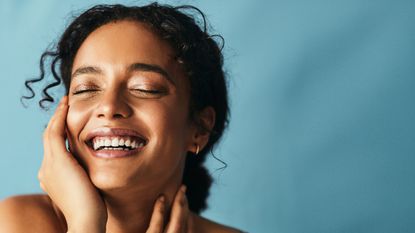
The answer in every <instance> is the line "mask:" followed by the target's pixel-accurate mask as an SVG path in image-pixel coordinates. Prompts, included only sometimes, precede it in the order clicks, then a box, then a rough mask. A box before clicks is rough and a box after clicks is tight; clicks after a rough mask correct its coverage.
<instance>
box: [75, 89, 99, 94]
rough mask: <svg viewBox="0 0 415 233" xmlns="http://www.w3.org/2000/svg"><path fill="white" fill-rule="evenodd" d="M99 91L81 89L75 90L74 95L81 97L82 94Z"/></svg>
mask: <svg viewBox="0 0 415 233" xmlns="http://www.w3.org/2000/svg"><path fill="white" fill-rule="evenodd" d="M96 91H98V89H80V90H75V91H73V92H72V94H73V95H80V94H84V93H93V92H96Z"/></svg>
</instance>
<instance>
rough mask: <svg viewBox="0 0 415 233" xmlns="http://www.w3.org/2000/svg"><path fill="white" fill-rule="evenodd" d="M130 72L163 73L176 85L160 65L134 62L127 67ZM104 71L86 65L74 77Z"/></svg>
mask: <svg viewBox="0 0 415 233" xmlns="http://www.w3.org/2000/svg"><path fill="white" fill-rule="evenodd" d="M127 71H128V72H135V71H151V72H155V73H158V74H161V75H162V76H163V77H164V78H166V79H167V80H168V81H169V82H170V83H172V84H173V85H176V83H175V82H174V80H173V79H172V77H171V76H170V75H169V73H167V71H166V70H164V69H163V68H161V67H160V66H158V65H153V64H146V63H133V64H131V65H130V66H129V67H128V68H127ZM103 73H104V72H103V71H102V69H100V68H99V67H96V66H84V67H80V68H78V69H76V70H75V72H74V73H73V74H72V79H73V78H75V77H77V76H80V75H82V74H103Z"/></svg>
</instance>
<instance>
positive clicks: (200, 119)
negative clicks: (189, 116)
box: [188, 106, 216, 153]
mask: <svg viewBox="0 0 415 233" xmlns="http://www.w3.org/2000/svg"><path fill="white" fill-rule="evenodd" d="M215 118H216V112H215V109H213V108H212V107H210V106H208V107H206V108H204V109H203V110H202V111H200V112H199V113H198V114H197V117H196V119H195V120H194V121H195V122H194V123H193V130H192V135H191V140H190V142H189V145H188V151H191V152H192V153H196V151H197V146H199V151H201V150H202V149H203V148H204V147H205V146H206V144H207V143H208V142H209V137H210V131H212V129H213V127H214V126H215Z"/></svg>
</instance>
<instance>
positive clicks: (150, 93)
mask: <svg viewBox="0 0 415 233" xmlns="http://www.w3.org/2000/svg"><path fill="white" fill-rule="evenodd" d="M132 91H133V92H135V93H136V94H138V95H144V96H160V95H162V94H164V93H165V91H164V90H158V89H138V88H134V89H132Z"/></svg>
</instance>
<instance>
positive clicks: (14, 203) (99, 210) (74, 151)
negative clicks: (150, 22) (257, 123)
mask: <svg viewBox="0 0 415 233" xmlns="http://www.w3.org/2000/svg"><path fill="white" fill-rule="evenodd" d="M173 57H174V54H173V51H172V49H171V48H170V47H169V45H168V44H167V43H165V42H164V41H162V40H161V39H160V38H158V37H157V35H155V34H154V33H152V32H151V31H150V30H149V29H148V28H147V27H146V26H145V25H143V24H141V23H138V22H132V21H119V22H115V23H109V24H106V25H104V26H102V27H100V28H98V29H97V30H95V31H94V32H92V33H91V34H90V35H89V36H88V37H87V39H86V40H85V41H84V43H83V44H82V45H81V47H80V48H79V50H78V51H77V54H76V56H75V59H74V63H73V67H72V79H71V84H70V89H69V94H68V96H67V97H66V96H65V97H63V98H62V100H61V102H60V104H59V106H58V107H57V110H56V112H55V114H54V116H53V117H52V118H51V120H50V122H49V124H48V127H47V129H46V130H45V133H44V136H43V139H44V159H43V162H42V166H41V169H40V170H39V180H40V185H41V187H42V189H43V190H44V191H45V192H46V193H47V195H28V196H17V197H11V198H8V199H6V200H5V201H3V202H1V203H0V225H1V226H2V228H1V229H0V233H3V232H8V233H10V232H16V233H17V232H43V233H49V232H51V233H52V232H73V233H81V232H88V233H95V232H96V233H98V232H100V233H103V232H111V233H118V232H123V233H129V232H135V233H136V232H148V233H156V232H168V233H173V232H174V233H179V232H201V233H203V232H239V231H237V230H235V229H232V228H229V227H226V226H223V225H220V224H217V223H214V222H211V221H209V220H207V219H204V218H202V217H200V216H197V215H196V214H194V213H192V212H191V211H190V210H189V209H188V203H187V199H186V195H185V192H186V187H185V186H183V185H181V180H182V174H183V168H184V162H185V156H186V154H187V152H188V151H191V152H195V151H196V147H197V146H196V145H199V146H200V149H202V148H203V147H204V146H205V145H206V144H207V142H208V139H209V133H207V132H206V131H203V130H201V129H200V128H199V127H197V126H196V125H195V124H194V123H193V121H191V120H190V119H189V117H188V116H189V112H188V111H189V107H188V106H189V100H190V95H189V93H190V90H189V83H188V80H187V78H186V76H185V75H184V72H183V70H182V67H181V66H180V64H178V63H177V62H176V61H175V60H174V59H173ZM134 64H140V65H134ZM142 64H145V65H147V66H143V65H142ZM148 65H150V66H151V67H152V68H151V69H149V68H148ZM154 67H156V68H157V69H154ZM144 68H145V69H144ZM199 118H200V120H201V122H203V123H204V124H205V126H206V127H207V128H210V129H211V128H212V127H213V126H214V122H215V112H214V110H213V108H211V107H207V108H205V109H204V110H203V111H202V112H201V113H200V114H199ZM99 127H111V128H125V129H134V130H136V131H138V132H140V133H141V134H142V135H144V136H145V137H146V138H147V139H148V143H147V144H146V145H145V147H144V148H143V150H141V151H139V152H137V153H135V154H133V155H131V156H127V157H123V158H109V159H104V158H97V157H95V156H93V155H92V153H91V151H90V149H89V148H88V145H87V144H86V137H87V135H88V133H89V132H91V130H94V129H96V128H99ZM66 139H67V140H68V141H69V145H70V146H69V147H70V148H69V151H68V150H67V149H66V145H65V140H66Z"/></svg>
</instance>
